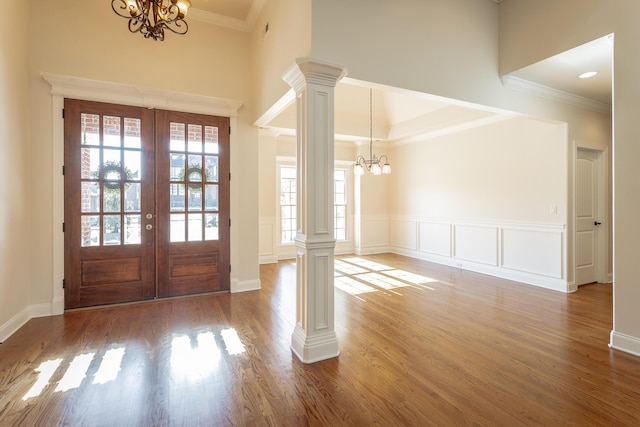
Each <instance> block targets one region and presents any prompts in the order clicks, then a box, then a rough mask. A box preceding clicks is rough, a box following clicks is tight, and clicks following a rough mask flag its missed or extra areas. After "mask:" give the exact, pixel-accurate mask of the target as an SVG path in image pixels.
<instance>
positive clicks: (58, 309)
mask: <svg viewBox="0 0 640 427" xmlns="http://www.w3.org/2000/svg"><path fill="white" fill-rule="evenodd" d="M51 314H52V315H54V316H57V315H60V314H64V296H61V297H59V298H54V299H53V302H52V303H51Z"/></svg>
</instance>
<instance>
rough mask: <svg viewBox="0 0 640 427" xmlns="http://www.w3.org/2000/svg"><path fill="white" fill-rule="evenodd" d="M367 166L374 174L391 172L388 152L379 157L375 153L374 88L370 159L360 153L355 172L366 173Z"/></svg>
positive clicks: (371, 96)
mask: <svg viewBox="0 0 640 427" xmlns="http://www.w3.org/2000/svg"><path fill="white" fill-rule="evenodd" d="M383 162H384V163H383ZM365 168H367V170H368V171H369V172H371V173H372V174H374V175H381V174H384V175H388V174H390V173H391V165H390V164H389V158H388V157H387V156H386V154H383V155H382V156H380V157H379V158H378V157H376V155H375V154H373V89H369V159H368V160H367V159H365V158H364V157H363V156H362V155H358V157H357V158H356V162H355V164H354V165H353V173H354V174H356V175H364V169H365Z"/></svg>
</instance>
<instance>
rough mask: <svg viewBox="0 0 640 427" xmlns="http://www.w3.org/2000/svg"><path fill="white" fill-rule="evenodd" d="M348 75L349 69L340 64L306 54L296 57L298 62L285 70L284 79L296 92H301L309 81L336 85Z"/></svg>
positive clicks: (323, 84) (324, 84)
mask: <svg viewBox="0 0 640 427" xmlns="http://www.w3.org/2000/svg"><path fill="white" fill-rule="evenodd" d="M346 75H347V69H346V68H345V67H343V66H342V65H340V64H336V63H333V62H329V61H324V60H320V59H317V58H312V57H309V56H305V57H302V58H296V63H295V64H293V65H291V66H290V67H289V68H288V69H287V71H285V73H284V75H283V76H282V79H283V80H284V81H285V82H286V83H287V84H288V85H289V86H291V87H292V88H293V89H294V90H295V91H296V92H300V91H302V90H303V89H304V88H305V87H306V85H307V83H315V84H319V85H322V86H331V87H335V85H336V83H337V82H338V81H340V80H341V79H342V78H343V77H344V76H346Z"/></svg>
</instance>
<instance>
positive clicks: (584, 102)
mask: <svg viewBox="0 0 640 427" xmlns="http://www.w3.org/2000/svg"><path fill="white" fill-rule="evenodd" d="M502 85H503V86H504V87H505V88H507V89H513V90H517V91H520V92H524V93H528V94H531V95H536V96H539V97H542V98H546V99H549V100H551V101H556V102H562V103H564V104H568V105H572V106H574V107H578V108H583V109H586V110H591V111H596V112H598V113H611V105H609V104H606V103H604V102H599V101H594V100H593V99H589V98H585V97H583V96H579V95H574V94H572V93H569V92H565V91H562V90H559V89H554V88H551V87H548V86H544V85H541V84H538V83H534V82H531V81H528V80H524V79H521V78H519V77H514V76H504V77H502Z"/></svg>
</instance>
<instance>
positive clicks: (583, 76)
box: [578, 71, 598, 79]
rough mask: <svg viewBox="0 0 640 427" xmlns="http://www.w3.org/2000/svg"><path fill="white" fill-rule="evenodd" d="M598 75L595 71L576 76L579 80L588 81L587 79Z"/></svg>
mask: <svg viewBox="0 0 640 427" xmlns="http://www.w3.org/2000/svg"><path fill="white" fill-rule="evenodd" d="M596 74H598V72H597V71H587V72H586V73H582V74H580V75H579V76H578V78H579V79H588V78H589V77H593V76H595V75H596Z"/></svg>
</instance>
